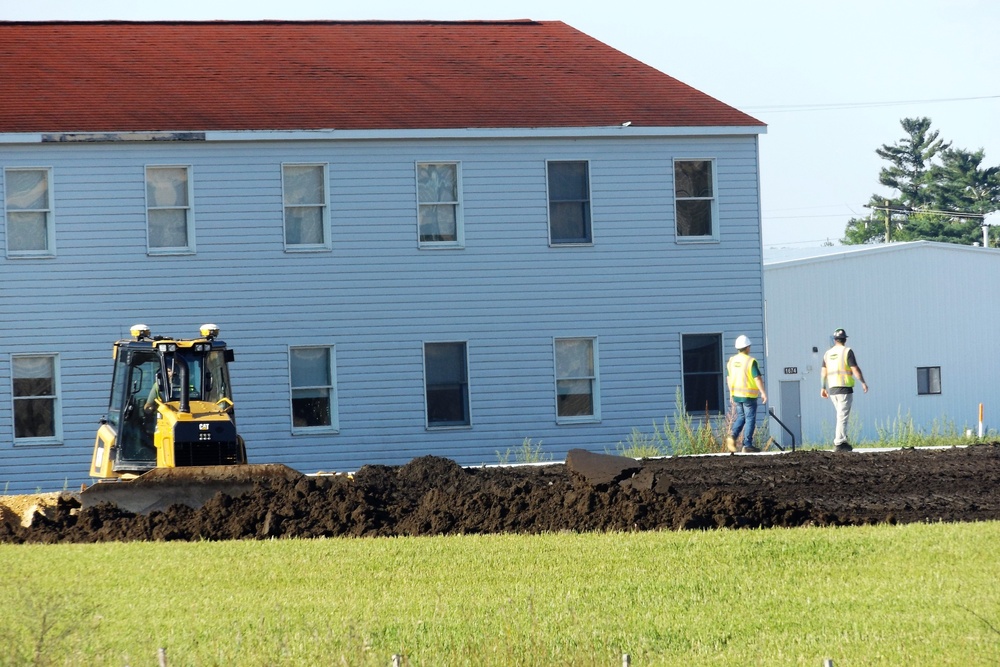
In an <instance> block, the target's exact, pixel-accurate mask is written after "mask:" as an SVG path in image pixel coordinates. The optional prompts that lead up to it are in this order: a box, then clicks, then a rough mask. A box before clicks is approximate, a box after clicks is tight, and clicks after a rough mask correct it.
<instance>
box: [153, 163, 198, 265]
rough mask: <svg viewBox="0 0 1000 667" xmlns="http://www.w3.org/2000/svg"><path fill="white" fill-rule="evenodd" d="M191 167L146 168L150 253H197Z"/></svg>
mask: <svg viewBox="0 0 1000 667" xmlns="http://www.w3.org/2000/svg"><path fill="white" fill-rule="evenodd" d="M190 172H191V170H190V168H188V167H146V228H147V245H148V248H149V252H150V253H151V254H174V253H189V252H194V216H193V214H192V211H191V173H190Z"/></svg>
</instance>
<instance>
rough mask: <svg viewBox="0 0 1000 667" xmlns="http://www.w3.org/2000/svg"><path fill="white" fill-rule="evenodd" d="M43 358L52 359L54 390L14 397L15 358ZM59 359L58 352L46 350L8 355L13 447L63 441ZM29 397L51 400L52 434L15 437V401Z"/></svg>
mask: <svg viewBox="0 0 1000 667" xmlns="http://www.w3.org/2000/svg"><path fill="white" fill-rule="evenodd" d="M34 358H43V359H50V360H52V373H53V375H54V377H53V378H52V390H53V391H54V392H55V393H54V394H51V395H39V396H30V397H29V396H22V397H16V396H15V395H14V380H15V374H14V362H15V360H16V359H34ZM60 376H61V373H60V360H59V354H57V353H48V352H38V353H24V354H21V353H18V354H11V355H10V397H11V442H13V443H14V446H15V447H25V446H28V447H30V446H34V445H61V444H62V442H63V433H62V399H61V396H62V384H61V382H60ZM31 399H48V400H51V401H52V429H53V434H52V435H51V436H42V437H31V438H18V437H17V402H18V401H20V400H31Z"/></svg>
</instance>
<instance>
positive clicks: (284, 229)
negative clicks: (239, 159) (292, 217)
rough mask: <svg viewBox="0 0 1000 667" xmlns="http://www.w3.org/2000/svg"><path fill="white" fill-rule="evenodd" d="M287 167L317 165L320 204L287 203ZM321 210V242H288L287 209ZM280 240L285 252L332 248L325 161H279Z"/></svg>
mask: <svg viewBox="0 0 1000 667" xmlns="http://www.w3.org/2000/svg"><path fill="white" fill-rule="evenodd" d="M288 167H317V168H319V169H320V171H321V172H322V177H321V178H322V181H321V182H322V183H323V201H322V203H321V204H289V203H288V193H287V191H286V190H285V169H286V168H288ZM317 206H319V207H320V208H321V209H322V211H321V214H322V225H323V242H322V243H289V242H288V209H289V208H295V207H298V208H316V207H317ZM281 220H282V225H281V240H282V242H283V243H284V246H285V252H325V251H329V250H331V249H332V248H333V243H332V241H331V238H330V237H331V233H332V226H331V224H330V179H329V163H326V162H282V163H281Z"/></svg>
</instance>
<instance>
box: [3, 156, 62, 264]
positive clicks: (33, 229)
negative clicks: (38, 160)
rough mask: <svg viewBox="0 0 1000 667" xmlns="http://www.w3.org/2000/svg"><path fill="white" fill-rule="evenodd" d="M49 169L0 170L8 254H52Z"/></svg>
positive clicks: (35, 255) (50, 177)
mask: <svg viewBox="0 0 1000 667" xmlns="http://www.w3.org/2000/svg"><path fill="white" fill-rule="evenodd" d="M51 181H52V170H51V169H48V168H32V169H20V168H18V169H5V170H4V212H5V214H6V215H5V220H6V224H7V227H6V230H7V256H8V257H51V256H53V255H55V229H54V227H53V224H52V186H51Z"/></svg>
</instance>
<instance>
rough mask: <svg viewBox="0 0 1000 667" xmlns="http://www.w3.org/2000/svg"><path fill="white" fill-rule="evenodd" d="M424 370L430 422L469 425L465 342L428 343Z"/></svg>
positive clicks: (431, 423)
mask: <svg viewBox="0 0 1000 667" xmlns="http://www.w3.org/2000/svg"><path fill="white" fill-rule="evenodd" d="M424 369H425V370H424V372H425V376H426V383H427V386H426V392H427V423H428V425H431V426H447V425H453V426H456V425H467V424H469V423H470V422H469V384H468V375H467V369H466V365H465V343H428V344H427V345H425V346H424Z"/></svg>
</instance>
